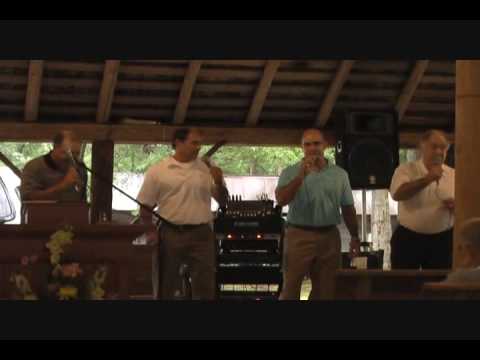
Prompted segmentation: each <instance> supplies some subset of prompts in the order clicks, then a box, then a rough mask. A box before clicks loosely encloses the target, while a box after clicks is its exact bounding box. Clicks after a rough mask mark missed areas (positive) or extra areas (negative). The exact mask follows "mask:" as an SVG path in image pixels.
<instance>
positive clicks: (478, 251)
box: [445, 217, 480, 284]
mask: <svg viewBox="0 0 480 360" xmlns="http://www.w3.org/2000/svg"><path fill="white" fill-rule="evenodd" d="M460 235H461V237H462V239H463V241H464V244H465V253H466V255H467V257H468V258H467V264H466V265H467V266H468V267H469V268H466V269H459V270H457V271H454V272H452V273H451V274H450V275H449V276H448V277H447V279H446V280H445V282H447V283H451V284H454V283H462V284H464V283H478V284H480V217H475V218H471V219H469V220H466V221H465V222H464V223H463V225H462V226H461V228H460Z"/></svg>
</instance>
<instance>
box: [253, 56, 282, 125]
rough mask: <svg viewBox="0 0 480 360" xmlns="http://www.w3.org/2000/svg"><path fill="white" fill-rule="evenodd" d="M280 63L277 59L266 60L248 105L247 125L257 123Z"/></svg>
mask: <svg viewBox="0 0 480 360" xmlns="http://www.w3.org/2000/svg"><path fill="white" fill-rule="evenodd" d="M280 64H281V62H280V61H278V60H271V61H267V64H266V65H265V69H264V71H263V76H262V79H261V80H260V83H259V84H258V88H257V91H256V92H255V97H254V98H253V101H252V104H251V105H250V110H249V111H248V115H247V120H246V124H247V126H256V125H257V124H258V119H259V118H260V113H261V112H262V109H263V105H264V104H265V100H266V99H267V95H268V91H269V90H270V87H271V86H272V81H273V79H274V77H275V74H276V73H277V70H278V68H279V67H280Z"/></svg>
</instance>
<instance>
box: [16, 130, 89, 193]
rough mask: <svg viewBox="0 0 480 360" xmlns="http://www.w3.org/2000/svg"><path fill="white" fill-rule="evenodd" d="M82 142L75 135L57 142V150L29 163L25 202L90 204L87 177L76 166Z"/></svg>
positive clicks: (62, 136)
mask: <svg viewBox="0 0 480 360" xmlns="http://www.w3.org/2000/svg"><path fill="white" fill-rule="evenodd" d="M80 146H81V144H80V141H79V140H78V138H77V137H76V136H75V135H74V134H73V133H72V132H71V131H62V132H60V133H58V134H57V135H55V137H54V138H53V150H52V151H50V152H49V153H48V154H45V155H43V156H41V157H38V158H35V159H33V160H31V161H29V162H28V163H27V164H26V165H25V167H24V169H23V173H22V179H21V185H20V194H21V198H22V201H28V200H56V201H86V187H87V173H86V170H85V169H84V168H82V167H79V166H77V165H76V164H75V161H74V159H73V158H74V157H75V158H78V155H79V154H80Z"/></svg>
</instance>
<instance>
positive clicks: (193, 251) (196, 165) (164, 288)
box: [137, 128, 228, 300]
mask: <svg viewBox="0 0 480 360" xmlns="http://www.w3.org/2000/svg"><path fill="white" fill-rule="evenodd" d="M202 141H203V136H202V133H201V132H200V131H199V130H197V129H187V128H182V129H178V130H177V131H176V132H175V134H174V136H173V141H172V146H173V148H174V149H175V154H174V155H173V156H170V157H168V158H166V159H164V160H162V161H160V162H158V163H157V164H155V165H153V166H152V167H150V168H149V169H148V171H147V173H146V174H145V179H144V182H143V185H142V188H141V189H140V193H139V194H138V197H137V200H138V201H139V202H141V203H142V204H144V205H147V206H149V207H151V208H154V207H158V208H157V212H158V213H159V215H160V216H161V217H162V218H164V219H165V221H164V222H162V225H161V227H160V232H159V237H160V241H159V249H158V250H159V261H158V264H159V266H160V268H159V269H158V270H159V274H160V278H161V279H160V284H161V290H160V293H161V298H162V299H174V298H175V292H176V291H178V284H179V272H180V266H181V265H182V264H187V265H188V267H189V271H190V276H191V280H192V298H193V299H197V300H199V299H203V300H212V299H214V298H215V292H216V291H215V266H216V265H215V243H214V241H215V237H214V234H213V231H212V226H211V225H212V224H211V222H212V212H211V198H212V197H214V198H215V199H216V200H217V201H218V202H219V203H220V205H223V204H224V203H225V202H226V200H227V197H228V192H227V189H226V187H225V182H224V179H223V174H222V170H221V169H220V168H218V167H215V166H207V164H206V163H205V162H203V161H202V160H201V159H199V158H198V153H199V151H200V147H201V145H202ZM140 215H141V217H142V220H143V221H144V222H145V223H151V222H152V214H151V213H150V212H149V211H148V210H146V209H143V208H142V209H141V214H140ZM155 270H157V269H153V272H154V273H155Z"/></svg>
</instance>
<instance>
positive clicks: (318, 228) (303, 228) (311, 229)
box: [288, 223, 337, 232]
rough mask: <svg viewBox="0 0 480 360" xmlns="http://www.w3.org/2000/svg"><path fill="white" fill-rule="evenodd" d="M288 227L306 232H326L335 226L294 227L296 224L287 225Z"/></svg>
mask: <svg viewBox="0 0 480 360" xmlns="http://www.w3.org/2000/svg"><path fill="white" fill-rule="evenodd" d="M288 226H289V227H295V228H297V229H301V230H306V231H318V232H327V231H330V230H332V229H334V228H335V227H336V226H337V225H325V226H308V225H296V224H292V223H288Z"/></svg>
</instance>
